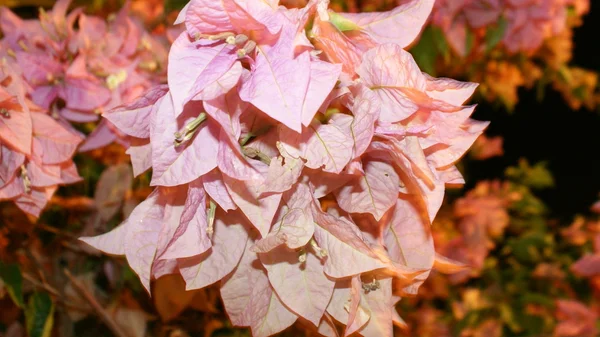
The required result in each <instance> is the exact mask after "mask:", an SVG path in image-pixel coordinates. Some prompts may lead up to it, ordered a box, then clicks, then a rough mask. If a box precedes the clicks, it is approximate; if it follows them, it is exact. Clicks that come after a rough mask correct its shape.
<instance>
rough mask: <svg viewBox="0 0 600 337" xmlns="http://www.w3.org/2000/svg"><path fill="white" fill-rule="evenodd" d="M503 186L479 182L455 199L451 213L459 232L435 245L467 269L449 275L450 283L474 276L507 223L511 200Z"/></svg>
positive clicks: (496, 183)
mask: <svg viewBox="0 0 600 337" xmlns="http://www.w3.org/2000/svg"><path fill="white" fill-rule="evenodd" d="M507 189H508V185H506V184H504V185H502V184H500V183H499V182H481V183H479V184H478V185H477V186H476V187H475V189H474V190H472V191H470V192H468V193H467V195H466V196H465V197H464V198H461V199H459V200H458V201H457V202H456V204H455V207H454V213H455V215H456V217H457V218H458V219H459V220H458V230H459V232H460V234H461V235H460V236H458V237H456V238H455V239H453V240H451V241H450V242H446V243H443V242H440V243H439V246H438V248H439V251H441V252H442V253H443V254H445V255H447V256H448V257H450V258H452V259H454V260H457V261H460V262H462V263H464V264H466V265H468V266H469V267H470V268H471V269H470V270H462V271H458V272H457V273H455V274H453V275H450V276H449V277H450V280H451V281H452V282H454V283H460V282H464V281H466V280H468V279H469V278H470V277H472V276H476V275H478V273H479V272H480V271H481V268H483V263H484V260H485V258H486V257H487V256H488V254H489V252H490V251H491V250H492V249H493V248H494V247H495V242H494V239H495V238H497V237H499V236H501V235H502V234H503V233H504V230H505V228H506V227H507V226H508V222H509V216H508V210H507V207H508V206H509V205H510V202H511V199H510V196H509V193H508V192H507V191H508V190H507Z"/></svg>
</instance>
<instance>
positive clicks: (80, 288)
mask: <svg viewBox="0 0 600 337" xmlns="http://www.w3.org/2000/svg"><path fill="white" fill-rule="evenodd" d="M63 272H64V273H65V275H66V276H67V278H68V279H69V281H71V283H73V286H74V287H75V290H77V292H79V294H80V295H81V296H83V298H85V299H86V300H87V301H88V302H89V303H90V305H91V306H92V308H94V310H95V311H96V314H98V316H99V317H100V319H101V320H102V321H104V323H105V324H106V325H107V326H108V328H109V329H110V330H111V331H112V332H113V333H114V334H115V335H116V336H117V337H128V336H127V334H125V332H124V331H123V330H122V329H121V327H120V326H119V325H118V324H117V323H116V322H115V320H114V319H113V318H112V316H111V315H110V314H109V313H108V311H106V309H104V308H103V307H102V306H101V305H100V303H98V301H97V300H96V298H95V297H94V295H92V293H90V292H89V291H88V290H87V289H86V288H85V286H84V285H83V284H81V283H80V282H79V281H78V280H77V279H76V278H75V277H73V275H72V274H71V273H70V272H69V271H68V270H67V269H63Z"/></svg>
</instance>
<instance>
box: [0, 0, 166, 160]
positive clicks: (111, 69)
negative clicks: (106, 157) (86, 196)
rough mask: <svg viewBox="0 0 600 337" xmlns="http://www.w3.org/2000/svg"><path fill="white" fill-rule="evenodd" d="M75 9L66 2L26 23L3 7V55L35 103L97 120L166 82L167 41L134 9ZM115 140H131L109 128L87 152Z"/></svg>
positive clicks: (73, 118)
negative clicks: (98, 13)
mask: <svg viewBox="0 0 600 337" xmlns="http://www.w3.org/2000/svg"><path fill="white" fill-rule="evenodd" d="M69 5H70V1H69V0H61V1H58V2H57V3H56V4H55V6H54V8H53V9H52V11H49V12H45V11H43V10H42V11H40V17H39V19H38V20H25V21H23V20H21V19H19V18H17V17H16V16H15V15H14V14H13V13H11V12H10V11H9V10H8V9H4V8H3V9H2V13H1V16H0V28H1V29H2V33H3V36H4V38H3V39H2V41H3V45H6V47H7V48H6V49H4V48H3V51H2V55H3V56H4V57H6V58H7V59H11V60H13V59H14V61H15V62H17V63H18V66H19V68H20V69H21V70H20V72H21V74H22V76H23V78H24V80H25V82H26V84H27V88H26V91H27V92H28V93H30V98H31V100H32V101H33V102H35V103H36V104H37V105H39V106H40V107H41V108H43V109H45V110H47V111H50V112H51V113H52V114H53V115H54V116H60V117H61V118H64V119H65V120H68V121H70V122H75V123H86V122H93V121H95V120H97V119H98V116H99V114H102V113H104V112H106V111H109V110H111V109H113V108H116V107H118V106H120V105H123V104H127V103H131V102H132V101H133V100H135V99H137V97H138V96H140V95H141V94H143V93H144V92H145V91H147V90H148V89H150V88H151V87H153V86H155V85H157V84H159V83H160V82H162V81H164V80H166V78H165V76H164V70H166V67H165V65H166V60H167V51H166V42H167V41H166V38H163V39H162V41H161V40H160V39H159V38H157V37H156V36H152V35H150V34H149V33H147V32H146V31H145V30H144V28H143V26H142V25H141V23H139V22H137V21H135V20H134V19H132V18H131V17H130V16H129V8H128V6H125V7H123V8H122V9H121V10H120V11H119V12H118V13H116V15H115V16H114V18H113V19H111V20H104V19H102V18H99V17H94V16H87V15H84V14H82V10H81V9H76V10H74V11H72V12H70V13H68V7H69ZM11 62H12V61H11ZM63 124H65V125H68V124H67V123H63ZM113 141H117V142H119V143H121V144H123V145H127V144H128V143H129V141H130V140H129V139H128V136H125V135H124V134H123V133H120V132H118V131H117V129H116V128H114V127H112V126H111V125H110V124H109V123H102V124H100V125H99V127H98V129H97V130H96V131H95V132H93V133H92V134H91V135H90V137H89V138H88V139H87V140H86V141H85V143H84V144H83V145H82V147H81V149H80V150H81V151H88V150H92V149H95V148H99V147H102V146H105V145H108V144H110V143H111V142H113Z"/></svg>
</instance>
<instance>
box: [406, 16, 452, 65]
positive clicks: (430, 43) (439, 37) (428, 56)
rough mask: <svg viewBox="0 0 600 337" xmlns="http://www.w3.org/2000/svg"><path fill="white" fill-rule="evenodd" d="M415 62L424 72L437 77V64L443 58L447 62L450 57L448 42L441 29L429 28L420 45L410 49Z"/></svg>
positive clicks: (423, 34)
mask: <svg viewBox="0 0 600 337" xmlns="http://www.w3.org/2000/svg"><path fill="white" fill-rule="evenodd" d="M410 52H411V53H412V55H413V57H414V58H415V61H416V62H417V64H418V65H419V67H420V68H421V70H423V71H424V72H426V73H428V74H429V75H431V76H436V71H435V62H436V60H437V59H438V57H440V56H442V57H443V58H444V59H445V60H447V59H448V58H449V57H450V49H449V47H448V42H447V41H446V39H445V37H444V33H443V32H442V31H441V29H439V28H437V27H434V26H427V28H425V30H423V33H422V34H421V38H420V39H419V40H418V43H417V44H416V45H415V46H413V47H412V48H411V49H410Z"/></svg>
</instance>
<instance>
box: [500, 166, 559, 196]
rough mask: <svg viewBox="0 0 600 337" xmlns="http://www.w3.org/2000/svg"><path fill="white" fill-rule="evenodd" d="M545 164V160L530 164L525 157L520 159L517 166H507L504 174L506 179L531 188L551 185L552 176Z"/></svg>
mask: <svg viewBox="0 0 600 337" xmlns="http://www.w3.org/2000/svg"><path fill="white" fill-rule="evenodd" d="M546 166H547V163H546V162H539V163H537V164H535V165H533V166H531V165H530V164H529V162H528V161H527V160H526V159H521V160H519V165H518V166H517V167H514V166H512V167H509V168H507V169H506V171H505V175H506V177H507V178H508V179H510V180H512V181H514V182H516V183H519V184H522V185H525V186H529V187H531V188H538V189H541V188H547V187H552V186H554V178H553V177H552V173H551V172H550V170H548V168H547V167H546Z"/></svg>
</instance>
